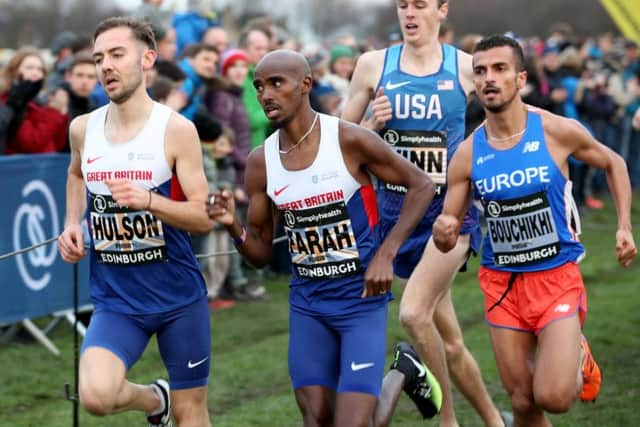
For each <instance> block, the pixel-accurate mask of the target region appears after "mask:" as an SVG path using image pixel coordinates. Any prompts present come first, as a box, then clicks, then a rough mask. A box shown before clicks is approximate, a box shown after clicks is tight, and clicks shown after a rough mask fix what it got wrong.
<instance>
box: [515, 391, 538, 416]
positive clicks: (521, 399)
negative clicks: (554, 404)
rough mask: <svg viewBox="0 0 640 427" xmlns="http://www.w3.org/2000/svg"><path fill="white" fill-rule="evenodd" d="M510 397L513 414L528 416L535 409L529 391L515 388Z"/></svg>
mask: <svg viewBox="0 0 640 427" xmlns="http://www.w3.org/2000/svg"><path fill="white" fill-rule="evenodd" d="M510 395H511V407H512V408H513V412H514V413H515V414H528V413H530V412H532V411H534V410H535V409H536V402H535V401H534V399H533V394H532V393H531V391H530V390H524V389H518V388H516V389H515V390H513V392H511V393H510Z"/></svg>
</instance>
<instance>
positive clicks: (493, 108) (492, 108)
mask: <svg viewBox="0 0 640 427" xmlns="http://www.w3.org/2000/svg"><path fill="white" fill-rule="evenodd" d="M519 95H520V94H519V92H518V91H517V90H516V91H514V92H513V95H511V97H510V98H509V99H507V100H506V101H503V102H500V103H496V104H487V103H485V104H484V105H483V106H484V108H486V109H487V111H489V112H491V113H493V114H497V113H502V112H503V111H506V110H507V109H508V108H509V106H510V105H511V104H512V103H513V101H514V100H515V99H516V97H517V96H519Z"/></svg>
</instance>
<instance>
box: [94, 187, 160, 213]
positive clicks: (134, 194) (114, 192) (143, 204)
mask: <svg viewBox="0 0 640 427" xmlns="http://www.w3.org/2000/svg"><path fill="white" fill-rule="evenodd" d="M105 183H106V184H107V187H108V188H109V191H110V192H111V197H113V201H114V202H116V203H117V204H118V205H120V206H124V207H127V208H130V209H133V210H138V211H141V210H145V209H148V208H149V205H150V203H149V202H150V200H151V192H149V191H148V190H145V189H144V188H142V187H140V186H138V185H136V184H134V183H133V182H131V181H129V180H126V179H111V180H108V181H106V182H105Z"/></svg>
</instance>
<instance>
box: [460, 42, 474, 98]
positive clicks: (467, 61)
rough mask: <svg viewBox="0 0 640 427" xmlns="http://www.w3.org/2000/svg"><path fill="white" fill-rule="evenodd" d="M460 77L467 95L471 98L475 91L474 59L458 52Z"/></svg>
mask: <svg viewBox="0 0 640 427" xmlns="http://www.w3.org/2000/svg"><path fill="white" fill-rule="evenodd" d="M458 76H459V80H460V84H461V85H462V88H463V89H464V93H465V95H467V96H469V94H470V93H471V92H473V91H474V90H475V87H474V85H473V57H472V56H471V55H469V54H468V53H466V52H463V51H461V50H458Z"/></svg>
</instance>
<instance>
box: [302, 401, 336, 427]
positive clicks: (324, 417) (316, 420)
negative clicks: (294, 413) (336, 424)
mask: <svg viewBox="0 0 640 427" xmlns="http://www.w3.org/2000/svg"><path fill="white" fill-rule="evenodd" d="M299 404H300V405H299V406H300V412H301V413H302V419H303V421H304V425H305V427H307V426H309V427H310V426H314V427H315V426H317V427H324V426H327V427H328V426H331V425H333V413H332V410H331V408H330V406H329V404H328V402H321V401H317V402H315V403H312V402H310V401H308V400H307V401H305V402H304V403H302V402H300V401H299Z"/></svg>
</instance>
